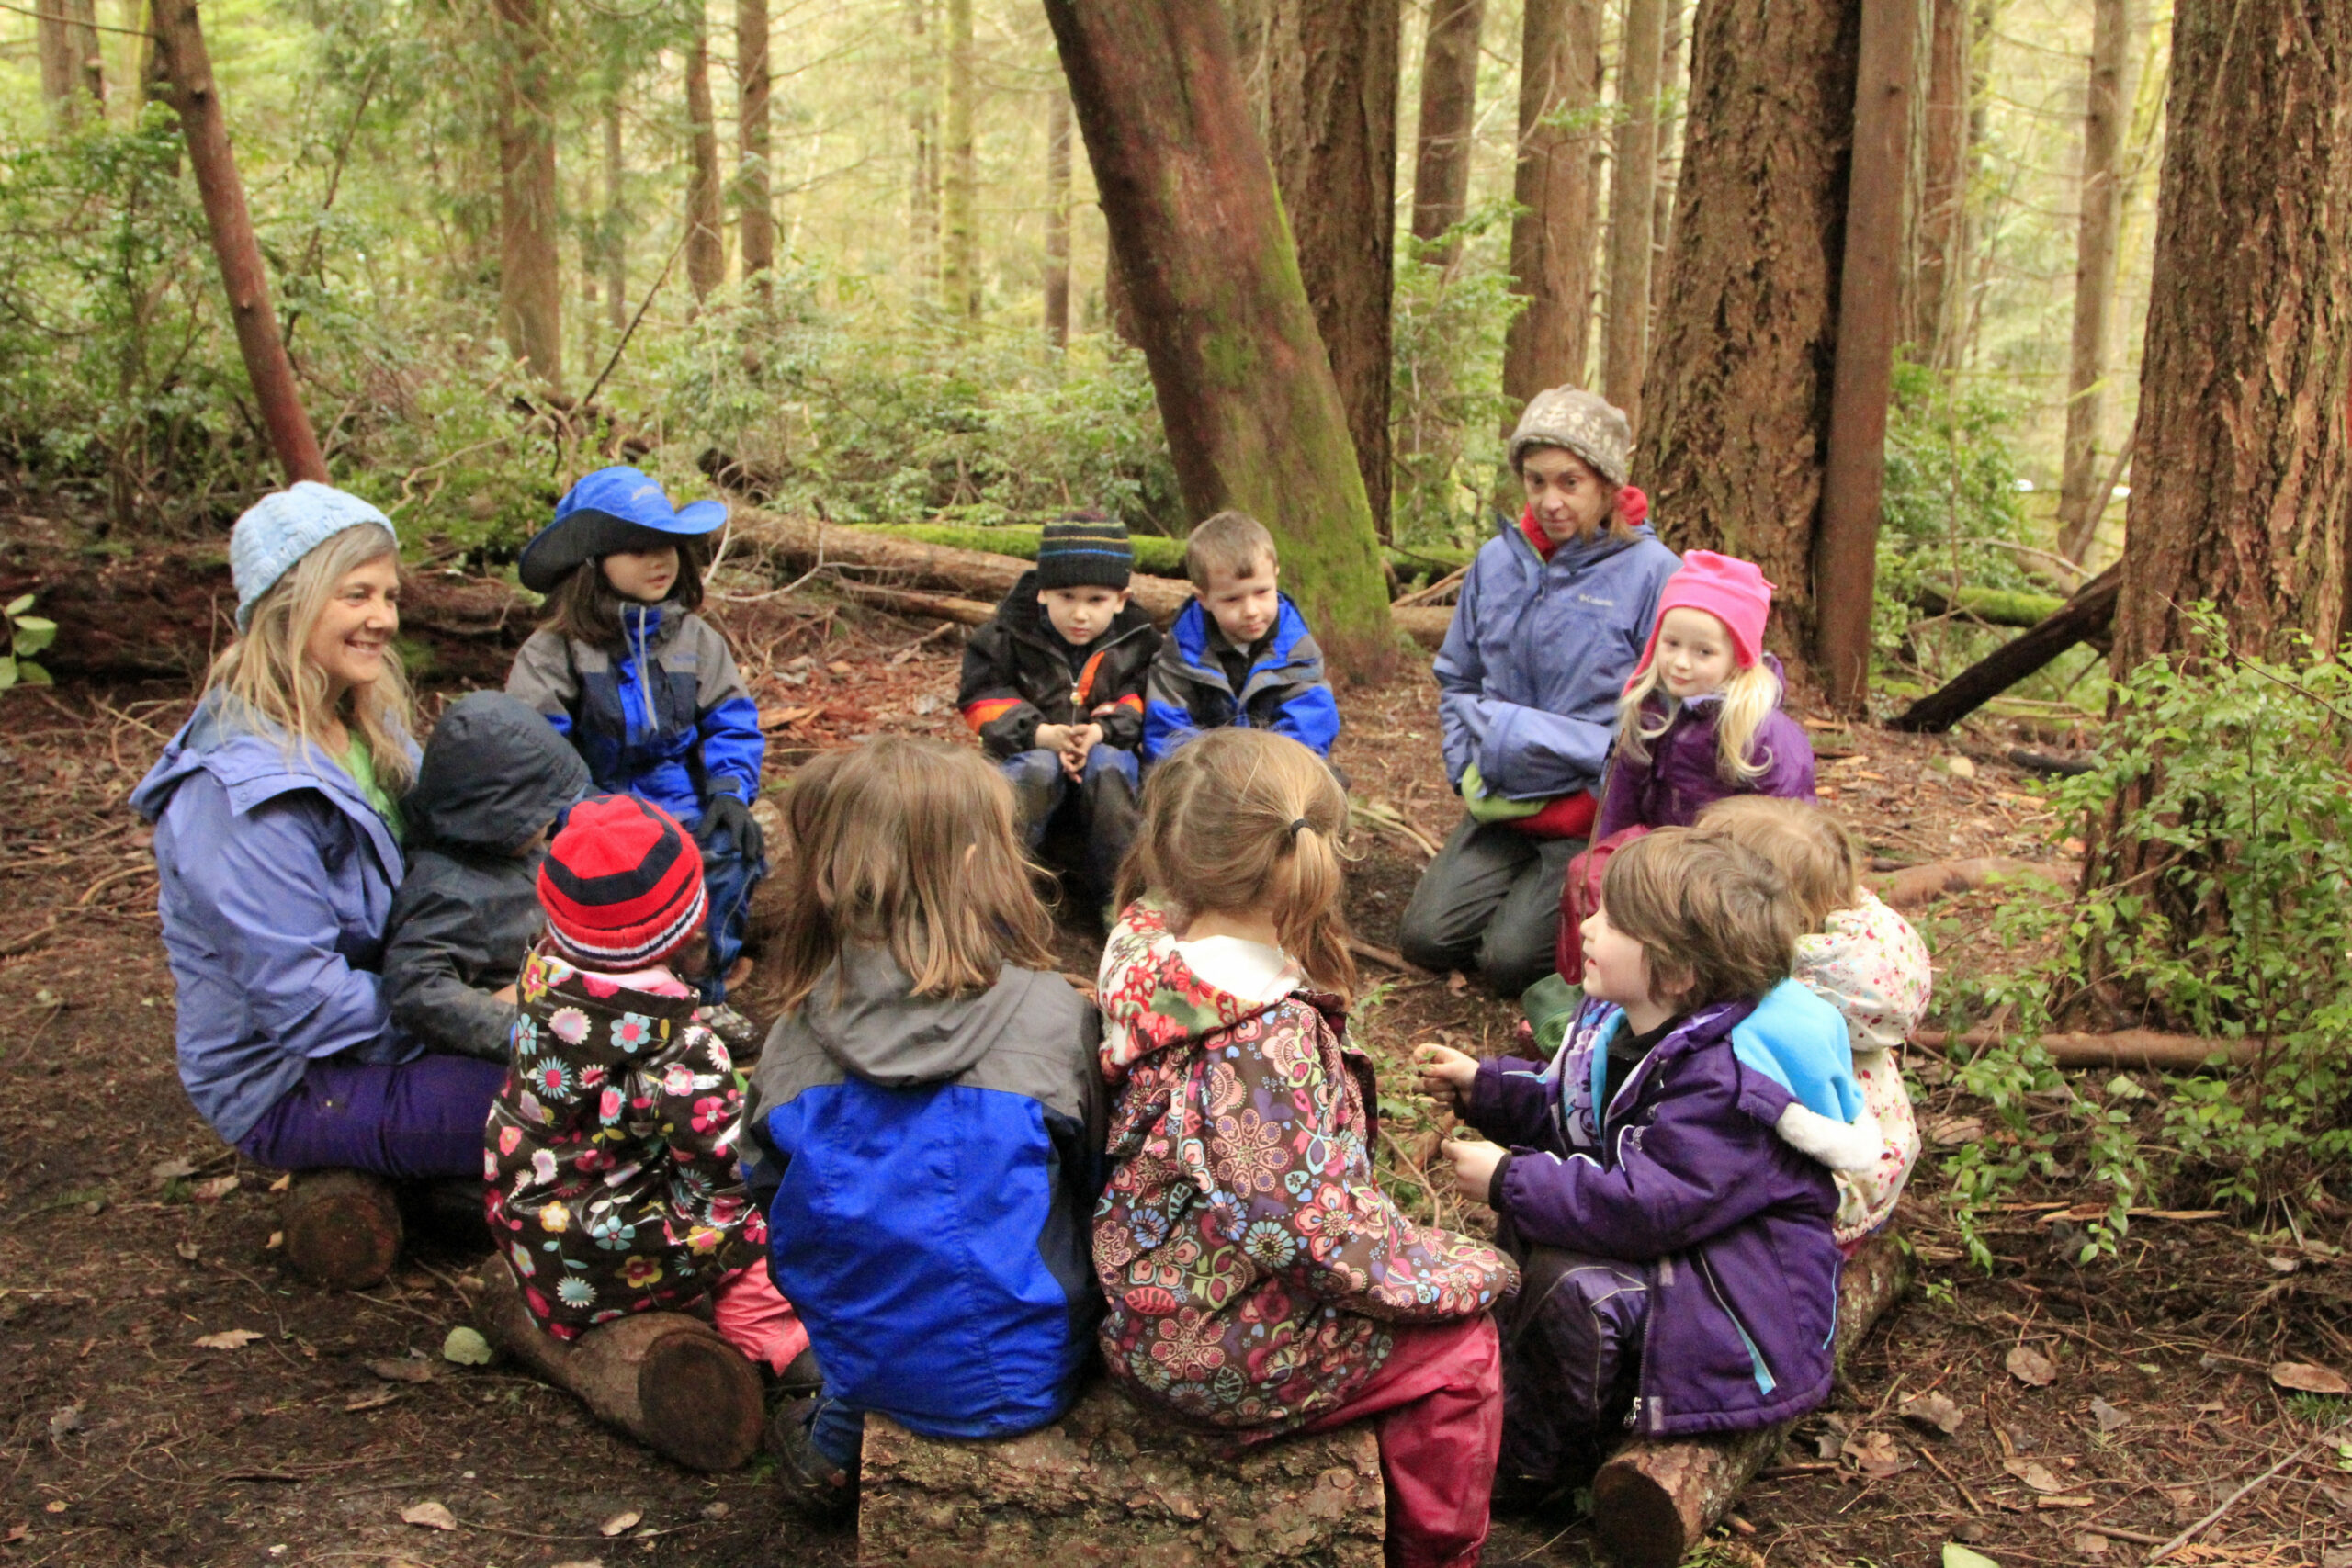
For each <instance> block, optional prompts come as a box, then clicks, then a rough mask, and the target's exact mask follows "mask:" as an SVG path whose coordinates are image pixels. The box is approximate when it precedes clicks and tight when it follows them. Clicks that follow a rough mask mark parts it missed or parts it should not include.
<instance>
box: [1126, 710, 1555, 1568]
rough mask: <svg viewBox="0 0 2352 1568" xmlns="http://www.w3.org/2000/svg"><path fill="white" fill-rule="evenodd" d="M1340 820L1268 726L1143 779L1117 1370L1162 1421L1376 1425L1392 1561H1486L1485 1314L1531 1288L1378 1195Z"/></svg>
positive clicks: (1257, 1434)
mask: <svg viewBox="0 0 2352 1568" xmlns="http://www.w3.org/2000/svg"><path fill="white" fill-rule="evenodd" d="M1347 819H1348V807H1347V797H1346V796H1345V795H1344V794H1342V793H1341V791H1340V784H1339V782H1338V781H1337V780H1336V779H1335V778H1333V777H1332V774H1331V771H1330V769H1329V767H1327V766H1326V765H1325V764H1324V763H1323V761H1322V760H1321V759H1320V758H1318V757H1317V756H1316V755H1315V753H1313V752H1312V751H1310V750H1307V749H1306V747H1304V746H1302V745H1300V744H1298V743H1297V742H1296V741H1294V740H1291V739H1287V738H1286V737H1283V736H1280V735H1271V734H1268V733H1266V732H1265V731H1264V730H1261V729H1218V730H1214V731H1212V732H1210V733H1209V734H1207V735H1204V736H1203V737H1201V738H1200V739H1196V740H1193V741H1192V742H1191V743H1189V744H1187V745H1186V746H1184V747H1183V748H1182V750H1179V751H1177V752H1176V753H1175V754H1174V755H1173V756H1172V757H1171V758H1170V760H1169V761H1167V762H1165V763H1164V764H1162V765H1161V767H1160V770H1159V773H1157V774H1156V775H1155V776H1154V778H1153V780H1152V784H1151V788H1150V790H1149V791H1148V795H1147V799H1146V801H1145V807H1144V826H1143V831H1142V833H1141V835H1140V836H1139V837H1138V839H1137V840H1136V850H1135V853H1134V854H1133V856H1131V857H1130V859H1129V860H1128V863H1127V865H1126V867H1125V870H1124V871H1123V872H1122V874H1121V893H1122V896H1123V897H1125V899H1127V900H1129V901H1128V903H1127V905H1126V908H1125V911H1124V912H1123V913H1122V914H1121V916H1120V917H1119V921H1118V924H1117V926H1116V928H1115V929H1114V931H1113V932H1112V936H1111V941H1110V943H1109V945H1108V946H1107V947H1106V948H1105V949H1104V951H1103V968H1102V976H1101V998H1102V1007H1103V1012H1104V1014H1105V1016H1106V1018H1107V1020H1108V1022H1107V1024H1106V1026H1105V1029H1104V1034H1103V1074H1104V1076H1105V1077H1107V1078H1108V1079H1109V1081H1110V1083H1111V1086H1112V1092H1113V1096H1114V1099H1113V1105H1112V1112H1111V1137H1110V1158H1111V1162H1112V1176H1111V1181H1110V1187H1109V1190H1108V1191H1107V1192H1106V1194H1105V1196H1104V1199H1103V1204H1102V1206H1101V1208H1100V1209H1099V1210H1098V1211H1097V1213H1096V1216H1095V1223H1094V1269H1095V1273H1096V1275H1097V1276H1098V1277H1099V1278H1100V1280H1102V1284H1103V1291H1104V1292H1105V1293H1106V1294H1107V1295H1108V1296H1109V1297H1110V1303H1111V1309H1110V1314H1109V1316H1108V1317H1107V1318H1106V1319H1105V1321H1104V1323H1103V1333H1102V1341H1103V1357H1104V1359H1105V1361H1106V1362H1107V1364H1108V1365H1109V1368H1110V1371H1111V1375H1112V1376H1113V1377H1114V1379H1116V1380H1117V1381H1118V1382H1121V1383H1122V1384H1124V1385H1125V1387H1126V1389H1127V1390H1128V1392H1129V1393H1132V1394H1133V1395H1134V1396H1136V1398H1138V1399H1140V1400H1142V1401H1143V1402H1145V1403H1146V1404H1148V1405H1154V1406H1158V1407H1160V1408H1162V1409H1165V1410H1167V1411H1169V1412H1170V1413H1172V1414H1174V1415H1176V1416H1181V1417H1183V1418H1185V1419H1188V1420H1191V1421H1194V1422H1198V1423H1201V1424H1204V1425H1206V1426H1211V1427H1223V1428H1225V1429H1227V1430H1229V1431H1231V1432H1234V1433H1235V1434H1236V1435H1237V1436H1238V1437H1240V1438H1242V1439H1243V1440H1245V1441H1254V1440H1257V1439H1260V1438H1270V1437H1273V1436H1276V1435H1278V1434H1281V1433H1284V1432H1292V1431H1299V1430H1306V1431H1327V1430H1330V1429H1332V1428H1335V1427H1341V1426H1345V1425H1347V1424H1349V1423H1351V1422H1354V1421H1370V1422H1372V1423H1373V1424H1374V1429H1375V1431H1376V1432H1377V1435H1378V1438H1379V1442H1380V1460H1381V1472H1382V1473H1383V1475H1384V1476H1385V1480H1386V1483H1387V1494H1388V1509H1389V1512H1388V1520H1389V1558H1388V1560H1389V1562H1392V1563H1402V1564H1411V1565H1414V1568H1434V1565H1451V1564H1469V1563H1475V1562H1476V1561H1477V1558H1478V1552H1479V1548H1480V1546H1481V1545H1482V1543H1483V1542H1484V1541H1485V1540H1486V1536H1487V1515H1488V1496H1489V1492H1490V1489H1491V1486H1492V1483H1493V1478H1494V1471H1495V1457H1496V1452H1497V1449H1498V1444H1499V1442H1500V1440H1501V1428H1502V1408H1501V1392H1500V1382H1499V1374H1500V1368H1499V1364H1498V1358H1499V1351H1498V1346H1497V1342H1496V1331H1495V1324H1494V1319H1493V1316H1492V1315H1491V1310H1490V1309H1492V1308H1493V1307H1494V1306H1495V1304H1496V1303H1498V1301H1500V1300H1501V1299H1502V1298H1504V1297H1505V1296H1507V1295H1509V1294H1510V1291H1511V1289H1512V1288H1513V1286H1514V1285H1515V1284H1516V1282H1517V1273H1516V1270H1515V1269H1513V1268H1512V1267H1511V1265H1510V1260H1509V1259H1507V1258H1503V1257H1502V1256H1500V1255H1499V1254H1498V1253H1497V1252H1496V1251H1495V1250H1494V1249H1493V1248H1491V1247H1486V1246H1484V1245H1482V1244H1480V1243H1478V1242H1476V1241H1475V1240H1473V1239H1471V1238H1470V1237H1468V1236H1464V1235H1455V1234H1453V1232H1450V1231H1444V1230H1439V1229H1437V1228H1435V1227H1432V1226H1429V1225H1421V1224H1414V1223H1412V1222H1411V1221H1409V1220H1408V1219H1406V1218H1405V1216H1404V1215H1403V1214H1401V1213H1398V1212H1397V1207H1396V1205H1395V1204H1394V1203H1393V1202H1392V1201H1390V1200H1389V1198H1388V1197H1387V1195H1386V1194H1385V1193H1384V1192H1382V1191H1381V1190H1380V1187H1379V1184H1378V1182H1377V1180H1376V1179H1375V1178H1374V1172H1373V1165H1372V1150H1373V1146H1374V1139H1375V1137H1376V1135H1377V1114H1378V1098H1377V1092H1376V1090H1375V1089H1374V1081H1373V1069H1372V1066H1371V1064H1370V1063H1369V1062H1368V1061H1366V1060H1365V1058H1364V1057H1363V1055H1362V1054H1361V1053H1360V1052H1358V1051H1357V1050H1355V1049H1354V1048H1353V1047H1352V1046H1351V1045H1350V1044H1349V1043H1348V1042H1347V1033H1346V1031H1347V1001H1346V999H1345V998H1346V996H1347V993H1348V991H1349V990H1350V989H1351V986H1352V983H1353V981H1354V977H1355V976H1354V968H1353V965H1352V964H1351V962H1350V960H1349V957H1348V949H1347V944H1346V929H1345V927H1344V925H1343V924H1342V923H1341V919H1340V907H1339V900H1340V877H1341V871H1340V840H1341V837H1342V835H1343V834H1344V833H1345V832H1346V830H1347Z"/></svg>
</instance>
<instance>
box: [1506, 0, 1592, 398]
mask: <svg viewBox="0 0 2352 1568" xmlns="http://www.w3.org/2000/svg"><path fill="white" fill-rule="evenodd" d="M1600 15H1601V3H1600V0H1527V4H1526V11H1525V19H1524V22H1523V25H1522V28H1521V44H1520V59H1519V169H1518V174H1517V175H1516V177H1515V179H1514V180H1513V182H1512V195H1513V197H1514V198H1515V199H1516V200H1517V201H1518V203H1519V205H1520V208H1521V211H1520V213H1519V216H1518V217H1517V218H1515V219H1513V220H1512V221H1511V226H1510V276H1511V285H1510V287H1511V292H1512V293H1514V294H1520V295H1524V296H1525V297H1526V299H1527V309H1526V310H1522V311H1521V312H1520V314H1519V316H1518V317H1517V319H1515V320H1514V321H1512V322H1511V324H1510V333H1509V335H1508V336H1506V337H1505V339H1504V340H1503V396H1504V397H1505V398H1507V399H1509V400H1510V401H1511V402H1512V403H1514V404H1523V403H1525V402H1526V401H1527V400H1528V399H1530V398H1532V397H1533V396H1534V395H1535V394H1536V393H1538V392H1540V391H1542V390H1543V389H1544V388H1546V387H1557V386H1561V385H1565V384H1570V383H1573V384H1575V385H1578V386H1581V385H1582V384H1583V383H1584V379H1585V361H1586V359H1587V357H1588V354H1589V347H1590V341H1591V332H1592V296H1593V277H1592V269H1593V237H1594V232H1593V231H1594V230H1595V229H1596V228H1597V227H1598V225H1597V224H1596V223H1595V221H1594V219H1595V216H1596V213H1597V211H1598V207H1599V201H1598V197H1599V182H1598V181H1596V180H1595V179H1594V178H1593V144H1594V141H1595V140H1596V133H1595V131H1594V130H1593V127H1592V124H1591V120H1592V118H1593V110H1594V107H1596V106H1597V105H1598V104H1599V103H1600ZM1517 413H1518V411H1517V409H1516V408H1514V409H1513V410H1512V418H1513V419H1516V417H1517ZM1505 423H1506V425H1507V426H1508V424H1509V423H1510V421H1506V422H1505Z"/></svg>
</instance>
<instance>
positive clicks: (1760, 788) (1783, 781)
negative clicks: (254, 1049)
mask: <svg viewBox="0 0 2352 1568" xmlns="http://www.w3.org/2000/svg"><path fill="white" fill-rule="evenodd" d="M1764 657H1765V660H1766V661H1767V662H1768V663H1770V666H1771V668H1772V673H1773V674H1774V675H1775V676H1778V675H1779V674H1780V673H1781V661H1780V660H1777V659H1774V658H1772V656H1771V655H1770V654H1769V653H1768V654H1766V655H1765V656H1764ZM1782 685H1783V689H1785V688H1786V682H1782ZM1660 700H1661V699H1660V698H1658V697H1657V696H1655V695H1654V696H1652V697H1651V698H1650V704H1651V706H1650V707H1649V708H1648V710H1647V711H1648V712H1649V713H1650V714H1651V715H1652V716H1655V715H1656V714H1657V713H1658V712H1659V711H1660V709H1659V708H1658V707H1657V703H1659V702H1660ZM1722 711H1723V699H1721V698H1720V697H1714V696H1705V697H1694V698H1692V699H1691V701H1689V702H1687V703H1683V704H1681V705H1679V707H1677V708H1676V710H1675V713H1674V716H1673V717H1672V718H1671V719H1669V720H1668V723H1667V727H1666V733H1665V734H1663V735H1661V736H1659V737H1658V738H1657V739H1655V740H1652V741H1651V742H1650V748H1649V749H1650V760H1649V761H1646V762H1640V761H1634V759H1633V758H1632V757H1630V756H1628V755H1626V753H1625V750H1624V748H1623V745H1620V746H1619V747H1618V748H1617V750H1616V751H1615V753H1614V754H1613V755H1612V756H1611V758H1610V760H1609V778H1608V784H1607V786H1606V787H1605V789H1604V790H1603V792H1602V794H1601V797H1600V820H1599V821H1597V822H1595V823H1594V824H1593V826H1592V841H1593V842H1594V843H1596V844H1597V843H1599V842H1600V840H1603V839H1605V838H1607V837H1609V835H1610V834H1611V833H1614V832H1617V831H1620V830H1621V829H1626V828H1688V827H1689V826H1691V823H1693V822H1696V821H1697V820H1698V819H1699V813H1700V812H1702V811H1704V810H1705V809H1706V808H1707V807H1710V806H1713V804H1714V803H1715V802H1717V801H1718V800H1721V799H1723V798H1724V796H1726V795H1779V796H1781V798H1782V799H1784V800H1811V799H1812V798H1813V742H1812V741H1810V740H1808V739H1805V734H1804V726H1803V725H1801V724H1799V723H1798V722H1797V721H1796V720H1795V719H1792V718H1791V717H1790V716H1788V715H1787V714H1785V713H1783V712H1781V710H1780V709H1779V708H1774V709H1773V710H1772V712H1771V713H1770V716H1767V717H1766V718H1765V720H1764V722H1763V724H1762V725H1761V726H1759V727H1758V729H1757V731H1756V739H1754V740H1753V741H1752V742H1750V743H1749V754H1750V755H1751V756H1754V757H1758V758H1761V759H1763V761H1764V771H1763V773H1759V774H1758V775H1757V777H1756V778H1755V779H1754V780H1752V781H1750V782H1749V783H1747V784H1732V783H1729V782H1727V781H1726V780H1725V779H1724V776H1723V773H1721V772H1720V771H1719V770H1718V767H1717V761H1718V759H1717V756H1716V752H1715V718H1716V716H1717V715H1719V714H1720V713H1722Z"/></svg>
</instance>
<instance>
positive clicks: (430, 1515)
mask: <svg viewBox="0 0 2352 1568" xmlns="http://www.w3.org/2000/svg"><path fill="white" fill-rule="evenodd" d="M401 1523H402V1524H404V1525H417V1526H421V1527H422V1528H424V1529H433V1530H453V1529H457V1528H458V1517H457V1516H456V1515H455V1514H452V1513H451V1512H449V1510H448V1509H447V1508H445V1507H443V1506H441V1505H440V1504H438V1503H418V1504H416V1505H414V1506H412V1507H406V1508H402V1509H401Z"/></svg>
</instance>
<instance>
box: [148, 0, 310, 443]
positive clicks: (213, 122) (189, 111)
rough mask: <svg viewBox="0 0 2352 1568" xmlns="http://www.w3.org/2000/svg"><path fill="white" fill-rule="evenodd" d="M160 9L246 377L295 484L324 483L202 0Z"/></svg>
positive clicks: (160, 4) (160, 43) (161, 0)
mask: <svg viewBox="0 0 2352 1568" xmlns="http://www.w3.org/2000/svg"><path fill="white" fill-rule="evenodd" d="M153 19H154V26H155V52H156V56H157V60H158V62H159V64H160V65H161V68H162V71H163V74H164V80H165V81H166V82H168V83H169V84H170V92H171V104H172V107H173V108H175V109H176V110H177V111H178V112H179V117H180V130H181V132H182V134H184V135H185V136H186V137H187V159H188V164H189V166H190V167H191V168H192V169H194V170H195V172H196V188H197V194H198V197H201V198H202V200H203V203H204V220H205V226H206V227H207V228H209V230H210V231H211V232H212V253H213V254H214V255H215V256H216V257H217V258H219V260H220V282H221V285H222V287H223V288H226V289H227V291H228V295H229V314H230V318H231V320H232V321H234V322H235V324H236V329H237V351H238V353H239V354H240V355H243V359H244V362H245V378H246V380H248V381H249V382H251V383H252V384H253V389H254V402H255V403H256V404H258V405H259V407H260V411H261V422H262V428H263V429H265V430H266V431H267V432H268V433H269V444H270V446H271V447H272V448H273V449H274V450H275V451H276V453H277V462H278V466H279V467H280V468H283V469H284V470H285V471H286V479H287V482H288V484H291V483H293V482H294V481H295V480H297V479H317V480H319V481H320V482H321V483H324V482H325V481H326V479H327V462H326V457H324V456H323V455H322V453H321V451H320V450H319V437H318V433H317V432H316V431H314V430H312V429H311V421H310V418H309V416H307V415H306V414H304V413H303V412H302V394H301V389H300V388H299V387H297V386H296V385H295V382H294V366H293V362H292V361H291V360H290V359H288V357H287V354H286V343H285V340H284V339H282V338H280V337H279V336H278V334H277V312H275V311H274V310H271V309H270V303H269V272H268V269H267V268H266V267H265V266H264V265H262V259H261V246H260V245H259V244H258V243H256V242H255V241H254V223H253V217H252V214H251V213H250V212H249V211H247V209H246V207H245V187H244V182H243V181H242V180H240V179H239V178H238V177H237V163H236V159H235V158H234V157H233V156H232V154H231V152H230V151H229V126H228V120H227V118H226V117H225V116H224V115H223V114H222V113H221V109H220V89H219V88H218V87H216V86H215V85H214V84H213V80H212V58H211V56H210V54H209V53H208V52H207V51H206V50H205V47H204V29H203V28H202V27H201V26H200V25H199V24H198V20H197V14H196V0H155V8H154V11H153Z"/></svg>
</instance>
